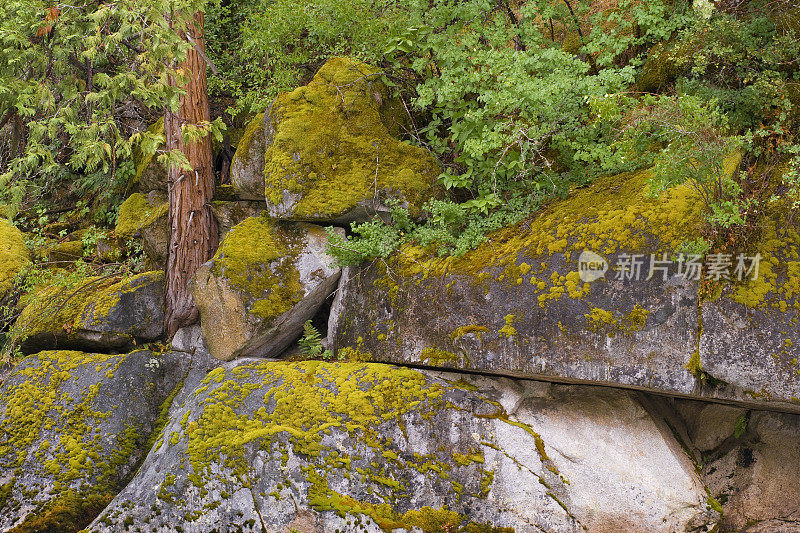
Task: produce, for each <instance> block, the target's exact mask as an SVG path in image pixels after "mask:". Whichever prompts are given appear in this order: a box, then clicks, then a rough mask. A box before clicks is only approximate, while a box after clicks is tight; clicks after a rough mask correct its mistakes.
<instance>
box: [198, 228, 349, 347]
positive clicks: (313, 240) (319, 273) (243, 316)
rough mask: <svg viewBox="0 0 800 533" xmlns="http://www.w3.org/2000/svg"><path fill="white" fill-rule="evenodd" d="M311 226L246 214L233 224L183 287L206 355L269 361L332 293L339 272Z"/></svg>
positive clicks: (321, 234) (318, 232) (324, 238)
mask: <svg viewBox="0 0 800 533" xmlns="http://www.w3.org/2000/svg"><path fill="white" fill-rule="evenodd" d="M326 243H327V236H326V234H325V232H324V230H323V229H322V228H320V227H318V226H313V225H311V224H304V223H291V222H289V223H280V222H278V223H276V222H274V221H271V220H269V219H268V218H267V217H265V216H261V217H251V218H248V219H246V220H245V221H244V222H242V223H241V224H239V225H237V226H235V227H234V228H233V229H231V231H230V232H229V233H228V235H227V236H226V238H225V240H224V241H222V243H221V244H220V246H219V249H218V250H217V253H216V255H215V256H214V258H213V259H212V260H211V261H209V262H208V263H206V264H205V265H203V266H202V267H201V268H200V269H199V270H198V271H197V274H196V275H195V277H194V279H193V280H192V282H191V285H190V288H191V291H192V295H193V297H194V300H195V302H196V303H197V307H198V308H199V309H200V318H201V324H202V326H203V334H204V337H205V340H206V344H207V345H208V348H209V351H210V352H211V354H212V355H214V357H217V358H219V359H222V360H225V361H227V360H230V359H233V358H235V357H239V356H246V355H262V356H263V355H269V356H277V355H279V354H280V352H281V351H282V350H283V349H284V348H286V347H287V346H288V344H289V343H290V342H292V341H293V340H295V339H296V338H297V337H298V336H299V333H300V331H301V330H302V325H303V323H304V322H305V321H306V320H308V319H310V318H311V317H312V316H313V315H314V314H315V313H316V311H317V310H318V309H319V307H320V305H322V303H323V301H324V300H325V298H327V297H328V296H329V295H330V294H331V293H332V292H333V290H334V289H335V287H336V282H337V280H338V279H339V274H340V271H339V269H338V268H334V267H332V266H331V263H332V262H333V258H332V257H330V256H329V255H327V254H326V253H325V245H326Z"/></svg>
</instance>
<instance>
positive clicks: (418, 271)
mask: <svg viewBox="0 0 800 533" xmlns="http://www.w3.org/2000/svg"><path fill="white" fill-rule="evenodd" d="M740 157H741V156H740V154H732V155H731V156H730V157H728V158H726V160H725V164H724V172H725V173H732V172H734V170H735V167H736V165H737V164H738V161H739V160H740ZM651 177H652V171H651V170H649V169H645V170H640V171H637V172H632V173H626V174H620V175H617V176H607V177H602V178H598V179H597V180H595V181H594V183H592V185H591V186H590V187H587V188H583V189H578V190H575V191H573V192H572V194H571V195H570V196H569V197H568V198H566V199H564V200H560V201H555V202H553V203H551V204H549V205H547V206H545V207H544V208H543V209H542V210H541V211H540V212H539V213H537V214H535V215H534V216H533V217H532V218H531V219H530V220H526V221H523V222H521V223H520V224H519V225H516V226H512V227H509V228H504V229H502V230H499V231H497V232H495V233H493V234H491V235H490V236H489V240H488V241H487V242H486V243H485V244H482V245H481V246H479V247H478V248H477V249H475V250H472V251H471V252H469V253H467V254H465V255H463V256H460V257H452V256H451V257H438V256H436V255H435V254H433V253H430V252H429V251H428V250H426V249H424V248H422V247H419V246H413V245H406V246H404V247H403V249H402V253H399V254H395V255H393V256H392V257H391V258H390V260H389V261H388V263H389V264H388V267H387V268H389V269H392V270H393V271H395V272H397V271H399V272H400V274H402V276H403V277H404V278H411V277H414V276H416V277H418V278H421V279H424V278H427V277H436V278H441V277H445V276H448V275H451V274H462V275H464V274H465V275H469V276H471V277H472V278H473V279H474V281H475V283H476V284H485V283H486V282H487V281H488V280H490V279H495V280H497V281H503V282H505V283H507V284H509V285H512V286H514V285H519V284H520V283H521V282H522V281H523V279H524V278H528V279H529V284H530V285H531V287H532V288H533V289H534V291H535V293H536V300H537V302H538V304H539V307H541V308H544V307H545V306H546V305H548V303H549V302H552V301H556V300H560V299H566V298H573V299H574V298H582V297H584V296H586V295H588V294H589V293H590V292H591V288H592V285H593V284H592V283H581V280H580V274H579V272H578V271H577V260H578V256H579V255H580V253H581V252H582V251H584V250H591V251H594V252H596V253H598V254H601V255H603V256H604V257H606V258H609V257H611V256H612V255H613V254H616V253H619V252H625V253H629V254H632V253H648V254H649V253H656V254H661V253H666V254H672V253H673V252H675V251H676V250H678V249H679V248H680V247H681V245H682V243H684V242H685V241H687V240H690V239H692V238H694V237H695V236H696V235H697V234H698V233H699V232H700V230H701V228H702V226H703V224H704V219H703V213H704V210H705V204H704V203H703V201H702V200H701V199H700V197H699V196H698V195H697V193H696V192H694V191H693V190H692V188H691V187H690V186H689V185H688V184H686V185H681V186H678V187H674V188H671V189H668V190H667V191H664V192H663V193H661V194H660V195H658V196H653V195H652V194H651V193H650V180H651ZM523 226H524V229H523ZM562 254H563V258H564V267H565V269H569V270H567V271H566V272H557V271H554V270H553V263H552V261H551V260H550V258H551V257H554V256H562ZM521 260H524V262H520V261H521ZM493 273H497V274H493ZM498 274H499V275H498ZM495 276H496V277H495ZM395 277H396V276H395ZM385 283H386V285H387V287H388V290H391V289H392V286H393V285H396V283H395V282H394V281H393V280H392V279H391V278H389V277H388V276H387V279H386V280H385ZM595 283H596V282H595Z"/></svg>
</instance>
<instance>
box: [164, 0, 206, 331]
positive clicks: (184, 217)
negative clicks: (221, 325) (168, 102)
mask: <svg viewBox="0 0 800 533" xmlns="http://www.w3.org/2000/svg"><path fill="white" fill-rule="evenodd" d="M187 32H188V34H189V35H188V36H187V35H185V34H184V38H187V40H189V42H191V43H193V44H194V45H195V47H194V48H193V49H191V50H189V53H188V55H187V57H186V62H185V63H184V64H183V65H182V67H183V69H184V71H185V72H186V73H187V75H188V77H189V81H188V83H187V84H186V86H185V87H184V89H185V90H186V96H184V97H183V98H181V102H180V108H179V109H178V111H177V113H173V112H172V111H171V110H169V109H168V110H167V112H166V116H165V118H164V133H165V136H166V145H167V150H176V149H177V150H180V151H181V152H183V153H184V154H185V155H186V158H187V159H188V160H189V164H190V165H191V167H192V170H191V171H186V170H183V169H181V168H179V167H176V166H172V167H170V169H169V180H168V184H169V185H168V186H169V223H170V239H169V240H170V242H169V256H168V258H167V271H166V315H165V320H166V323H165V326H166V331H167V337H168V338H169V339H171V338H172V336H173V335H174V334H175V332H176V331H178V330H179V329H180V328H182V327H184V326H188V325H191V324H193V323H194V322H196V321H197V316H198V311H197V306H196V305H195V303H194V299H193V298H192V295H191V294H190V293H189V290H188V287H187V284H188V282H189V280H190V279H191V278H192V276H193V275H194V273H195V272H196V271H197V269H198V267H199V266H200V265H202V264H203V263H205V262H206V261H208V260H209V259H210V258H211V256H212V255H213V254H214V251H215V250H216V249H217V244H218V238H219V236H218V233H217V223H216V221H215V220H214V215H213V214H212V212H211V197H212V196H213V194H214V168H213V166H212V157H211V135H210V134H209V135H206V136H205V137H203V138H202V139H201V140H199V141H197V142H189V143H185V142H184V141H183V137H182V135H181V125H182V124H201V123H206V124H207V123H208V122H209V121H210V111H209V106H208V91H207V87H206V64H205V62H204V60H203V57H202V55H201V54H202V53H203V51H204V49H205V39H204V36H203V13H202V12H197V13H195V15H194V24H193V25H190V26H189V28H188V29H187ZM173 83H174V79H173Z"/></svg>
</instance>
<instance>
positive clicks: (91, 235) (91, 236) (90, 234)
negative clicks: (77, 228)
mask: <svg viewBox="0 0 800 533" xmlns="http://www.w3.org/2000/svg"><path fill="white" fill-rule="evenodd" d="M105 238H106V232H105V231H103V230H101V229H99V228H98V227H97V226H91V227H89V228H88V229H87V230H86V233H84V234H83V237H81V242H82V243H83V253H84V255H85V256H87V257H91V256H93V255H94V254H95V253H96V252H97V243H98V242H100V241H102V240H103V239H105Z"/></svg>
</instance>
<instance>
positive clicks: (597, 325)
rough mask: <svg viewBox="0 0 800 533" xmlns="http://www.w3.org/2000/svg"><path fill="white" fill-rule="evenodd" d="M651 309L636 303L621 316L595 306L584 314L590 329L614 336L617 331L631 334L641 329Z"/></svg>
mask: <svg viewBox="0 0 800 533" xmlns="http://www.w3.org/2000/svg"><path fill="white" fill-rule="evenodd" d="M649 314H650V311H648V310H647V309H644V308H643V307H641V306H639V304H636V305H635V306H634V307H633V310H631V312H630V313H628V314H627V315H625V316H620V317H619V318H618V317H617V316H616V315H615V313H613V312H611V311H608V310H606V309H601V308H599V307H593V308H592V310H591V311H590V312H589V313H586V314H585V315H584V316H585V317H586V320H587V328H588V329H589V331H594V332H596V333H605V334H606V335H608V336H609V337H614V336H615V335H616V334H617V333H624V334H626V335H630V334H631V333H634V332H636V331H641V330H642V329H644V327H645V325H646V324H647V316H648V315H649Z"/></svg>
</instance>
